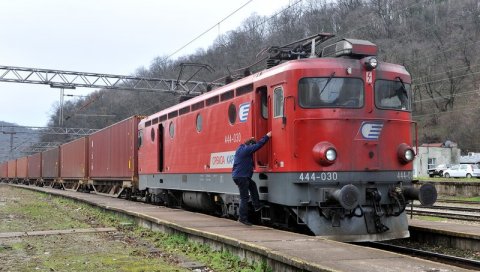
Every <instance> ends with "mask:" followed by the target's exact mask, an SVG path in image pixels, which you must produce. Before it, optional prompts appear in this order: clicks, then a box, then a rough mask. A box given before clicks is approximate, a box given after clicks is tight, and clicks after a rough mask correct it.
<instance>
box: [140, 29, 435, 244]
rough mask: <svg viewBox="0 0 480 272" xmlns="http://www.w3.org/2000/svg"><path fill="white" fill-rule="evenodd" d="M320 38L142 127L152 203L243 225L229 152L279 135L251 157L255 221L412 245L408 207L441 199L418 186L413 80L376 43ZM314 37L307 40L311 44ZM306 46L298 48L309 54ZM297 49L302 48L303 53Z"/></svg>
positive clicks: (274, 51)
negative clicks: (407, 240) (258, 208)
mask: <svg viewBox="0 0 480 272" xmlns="http://www.w3.org/2000/svg"><path fill="white" fill-rule="evenodd" d="M329 37H330V35H326V34H322V35H319V36H317V37H315V38H316V39H317V40H316V41H315V40H314V39H313V40H312V41H311V44H312V46H311V47H310V49H309V44H310V41H309V40H308V41H307V40H303V41H300V43H297V44H291V45H290V46H289V47H281V48H280V47H276V48H270V50H269V53H270V59H269V60H268V63H269V64H270V65H271V66H272V67H270V68H269V69H267V70H264V71H261V72H258V73H255V74H252V75H250V76H247V77H245V78H243V79H240V80H238V81H235V82H233V83H230V84H228V85H226V86H223V87H221V88H218V89H215V90H213V91H211V92H208V93H206V94H203V95H201V96H197V97H195V98H192V99H190V100H188V101H185V102H183V103H180V104H178V105H176V106H174V107H171V108H168V109H165V110H163V111H161V112H159V113H157V114H154V115H152V116H149V117H147V118H145V119H143V120H142V121H141V122H140V124H139V154H138V156H139V189H140V190H147V192H148V195H149V196H150V197H151V200H152V201H155V202H163V203H165V204H167V205H172V206H178V205H181V206H183V207H187V208H192V209H197V210H203V211H207V212H215V213H218V214H220V215H222V216H232V217H236V216H238V205H239V196H238V189H237V187H236V186H235V184H234V183H233V181H232V178H231V168H232V165H233V157H234V152H235V150H236V148H237V147H238V145H239V144H240V143H242V142H244V141H245V139H248V138H250V137H255V138H257V139H258V138H260V137H261V136H263V135H265V134H266V133H267V132H268V131H272V139H271V141H269V142H268V143H267V146H266V148H263V149H262V150H260V151H258V152H257V153H256V154H255V173H254V177H253V179H254V180H255V181H256V183H257V185H258V187H259V192H260V199H261V200H263V201H264V204H265V205H267V208H266V209H263V210H262V212H261V216H259V218H258V220H261V221H263V222H265V223H269V224H273V225H281V226H287V227H288V226H297V227H298V226H304V227H306V228H307V229H308V230H309V231H310V232H311V233H313V234H315V235H319V236H325V237H329V238H332V239H336V240H341V241H374V240H385V239H395V238H403V237H407V236H408V235H409V233H408V223H407V218H406V215H405V212H404V210H405V207H406V205H407V203H408V201H409V200H411V199H419V200H420V201H421V202H422V203H423V204H426V205H430V204H433V203H434V202H435V200H436V191H435V188H434V187H433V186H431V185H427V186H424V187H422V188H420V190H416V189H414V188H413V187H412V184H411V181H412V160H413V158H414V156H415V153H414V150H413V148H412V146H413V144H414V143H413V135H412V134H413V133H412V132H413V129H412V128H413V127H414V126H413V122H412V119H411V100H412V92H411V89H410V82H411V78H410V75H409V73H408V72H407V71H406V70H405V68H404V67H403V66H400V65H396V64H391V63H384V62H378V61H377V58H376V53H377V47H376V45H374V44H372V43H370V42H367V41H362V40H353V39H344V40H341V41H340V42H337V43H335V44H333V45H330V46H327V47H325V48H323V50H322V51H321V54H319V55H320V57H318V56H317V54H316V53H315V45H317V44H319V42H323V41H324V40H326V39H328V38H329ZM311 38H312V37H311ZM302 43H303V44H302ZM299 44H300V45H299Z"/></svg>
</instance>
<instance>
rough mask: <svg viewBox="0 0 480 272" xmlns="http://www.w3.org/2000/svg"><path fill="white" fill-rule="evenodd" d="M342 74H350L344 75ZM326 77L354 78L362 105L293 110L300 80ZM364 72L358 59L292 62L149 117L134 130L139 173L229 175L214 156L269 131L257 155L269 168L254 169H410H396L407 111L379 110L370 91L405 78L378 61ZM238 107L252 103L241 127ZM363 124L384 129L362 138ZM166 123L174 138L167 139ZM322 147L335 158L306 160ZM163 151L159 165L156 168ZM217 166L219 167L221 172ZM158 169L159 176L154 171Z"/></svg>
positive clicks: (407, 130) (407, 128) (406, 134)
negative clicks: (261, 95)
mask: <svg viewBox="0 0 480 272" xmlns="http://www.w3.org/2000/svg"><path fill="white" fill-rule="evenodd" d="M347 68H350V69H351V73H350V74H348V73H347ZM332 73H335V74H334V75H335V78H354V79H358V80H360V81H361V82H362V84H363V86H361V87H363V88H364V94H363V95H362V96H363V101H362V103H363V106H362V107H358V108H342V107H333V108H321V107H320V108H303V107H302V106H301V105H299V104H298V101H299V88H298V86H299V81H300V80H301V79H303V78H328V77H330V76H331V75H332ZM367 73H368V71H367V70H366V69H365V67H364V66H363V65H362V60H358V59H337V58H318V59H302V60H295V61H290V62H287V63H284V64H282V65H279V66H277V67H274V68H271V69H270V70H266V71H263V72H260V73H257V74H254V75H252V76H250V77H248V78H245V79H242V80H239V81H237V82H234V83H232V84H229V85H227V86H224V87H222V88H219V89H216V90H214V91H211V92H210V93H207V94H204V95H202V96H198V97H196V98H193V99H191V100H188V101H185V102H183V103H180V104H178V105H177V106H174V107H172V108H169V109H166V110H164V111H161V112H159V113H157V114H154V115H152V116H149V117H148V118H146V119H145V120H143V121H142V122H141V123H140V126H139V127H140V130H141V133H142V135H143V141H142V147H141V148H140V152H139V158H140V159H139V164H140V174H151V173H160V172H164V173H226V172H230V171H231V165H228V164H226V163H225V161H226V160H227V157H223V155H222V154H219V155H218V156H217V157H215V154H218V153H225V152H233V151H234V150H235V149H236V148H237V146H238V145H239V144H240V143H241V142H243V141H244V140H245V139H248V138H250V137H257V138H258V137H261V136H262V135H263V134H264V133H265V132H267V131H268V130H271V131H272V134H273V137H272V140H271V142H270V143H269V147H268V148H267V149H266V152H268V154H264V155H263V156H264V157H265V158H266V160H267V161H266V162H262V164H264V165H268V167H267V168H264V167H260V165H258V164H257V171H267V172H302V171H305V172H309V171H380V170H382V171H384V170H385V171H411V170H412V164H402V163H400V162H399V160H398V158H397V148H398V146H399V145H400V144H401V143H407V144H409V145H412V136H411V125H412V122H411V113H410V111H402V110H385V109H380V108H378V107H377V106H376V105H375V101H374V100H375V97H374V93H375V92H374V87H373V86H374V82H375V81H376V80H380V79H381V80H389V81H397V80H398V79H396V78H397V77H400V78H402V79H403V81H404V82H405V83H407V84H408V83H410V75H409V74H408V72H407V71H406V70H405V69H404V68H403V67H402V66H398V65H393V64H388V63H380V64H379V66H378V68H377V69H376V70H375V71H372V72H370V74H369V75H368V76H369V78H368V79H367ZM249 84H252V85H253V87H252V91H251V92H248V93H247V94H244V95H240V96H236V97H234V98H232V99H230V100H227V101H219V102H218V103H216V104H214V105H211V106H205V107H204V108H203V109H200V110H196V111H191V112H189V113H186V114H184V115H180V116H176V117H173V118H171V119H169V120H166V121H163V122H158V121H157V123H156V124H155V125H150V126H145V124H146V123H147V122H149V121H150V122H152V121H153V120H157V118H159V117H161V116H168V115H169V114H170V113H172V112H176V111H178V110H179V109H182V108H185V107H188V106H191V105H194V104H196V103H199V102H201V101H208V100H209V99H211V98H212V97H216V96H220V95H221V94H223V93H225V92H227V91H229V90H236V89H237V88H239V87H241V86H246V85H249ZM263 86H265V88H266V89H267V92H268V107H269V112H268V121H266V122H264V124H262V121H263V118H262V117H261V116H260V111H259V110H258V109H257V108H258V107H259V104H260V103H261V101H259V99H257V97H256V91H257V90H259V89H261V88H262V87H263ZM280 88H281V89H282V90H283V92H284V95H283V97H284V102H283V107H284V111H283V113H282V114H281V115H284V117H285V119H286V120H285V121H284V120H283V118H282V116H278V117H275V116H274V114H275V113H274V112H273V106H274V105H272V104H273V101H272V98H273V97H274V93H273V92H274V90H275V89H280ZM231 104H233V105H235V107H236V109H237V117H236V121H235V123H234V124H231V123H230V122H229V116H228V108H229V106H230V105H231ZM244 104H247V105H250V108H249V111H248V117H247V118H246V121H245V122H240V121H239V116H238V115H239V114H238V112H239V107H240V106H241V105H244ZM198 114H200V115H202V118H203V124H202V125H203V128H202V130H201V131H200V132H198V131H197V130H196V126H195V122H196V117H197V115H198ZM366 122H367V123H368V122H373V123H379V124H380V125H381V126H382V128H381V132H380V134H379V136H378V137H377V138H374V139H369V138H365V137H364V136H362V132H361V129H362V124H364V123H366ZM172 124H173V126H174V131H173V133H174V134H173V137H171V136H170V134H169V128H170V126H171V125H172ZM159 127H163V131H164V133H163V139H164V140H163V143H160V142H159V141H158V137H151V135H152V134H154V135H158V133H159ZM152 130H153V131H154V132H151V131H152ZM160 130H161V129H160ZM321 141H328V142H330V143H331V144H333V145H334V146H335V147H336V149H337V153H338V159H337V161H336V162H335V163H333V164H331V165H329V166H323V165H319V164H318V163H317V162H316V161H315V160H314V156H313V155H312V149H313V147H314V146H315V145H316V144H317V143H318V142H321ZM159 145H162V147H163V148H162V147H160V146H159ZM161 152H163V164H164V165H163V166H161V167H160V166H159V158H160V157H161ZM372 152H373V155H372ZM258 161H259V160H258V159H257V160H256V162H258ZM218 164H221V165H223V166H225V167H219V165H218ZM162 168H163V171H159V170H161V169H162Z"/></svg>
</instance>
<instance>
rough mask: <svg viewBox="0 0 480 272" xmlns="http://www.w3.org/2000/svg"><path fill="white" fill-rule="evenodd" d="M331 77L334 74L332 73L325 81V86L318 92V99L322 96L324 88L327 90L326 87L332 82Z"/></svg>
mask: <svg viewBox="0 0 480 272" xmlns="http://www.w3.org/2000/svg"><path fill="white" fill-rule="evenodd" d="M333 76H335V72H333V73H332V74H331V75H330V77H329V78H328V79H327V82H326V83H325V85H324V86H323V88H322V90H321V91H320V93H319V94H318V97H320V95H322V93H323V91H325V88H327V85H328V83H330V81H331V80H332V78H333Z"/></svg>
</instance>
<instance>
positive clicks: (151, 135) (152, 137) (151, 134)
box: [150, 127, 155, 142]
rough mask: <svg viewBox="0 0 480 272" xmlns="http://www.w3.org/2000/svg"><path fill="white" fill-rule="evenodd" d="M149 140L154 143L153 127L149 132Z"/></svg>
mask: <svg viewBox="0 0 480 272" xmlns="http://www.w3.org/2000/svg"><path fill="white" fill-rule="evenodd" d="M150 138H151V140H152V142H154V141H155V127H152V129H151V130H150Z"/></svg>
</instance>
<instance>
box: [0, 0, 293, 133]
mask: <svg viewBox="0 0 480 272" xmlns="http://www.w3.org/2000/svg"><path fill="white" fill-rule="evenodd" d="M247 2H249V0H200V1H199V0H176V1H166V0H0V26H1V28H2V30H1V32H0V33H1V35H0V65H2V66H20V67H30V68H47V69H58V70H69V71H80V72H94V73H106V74H120V75H130V74H132V73H133V72H135V70H136V69H137V68H139V67H142V66H144V67H147V68H148V67H149V65H150V63H151V61H152V60H153V59H154V58H155V57H157V56H166V55H170V54H171V53H173V52H175V51H176V50H177V49H179V48H181V47H182V46H184V45H185V44H187V43H188V42H189V41H191V40H192V39H193V38H194V37H196V36H198V35H199V34H201V33H202V32H204V31H205V30H207V29H209V28H210V27H212V26H213V25H215V24H216V23H218V22H219V21H221V20H222V19H223V18H225V17H226V16H227V15H229V14H230V13H232V12H233V11H235V10H236V9H238V8H239V7H241V6H242V5H244V4H245V3H247ZM288 3H289V0H253V1H252V2H251V3H249V4H248V5H246V6H245V7H244V8H242V9H241V10H240V11H238V12H237V13H235V14H234V15H233V16H231V17H230V18H228V19H227V20H226V21H224V22H223V23H221V24H220V25H219V26H218V27H215V28H214V29H213V30H212V31H210V32H209V33H207V34H206V35H204V36H203V37H202V38H201V39H199V40H198V41H196V42H195V43H193V44H191V45H190V46H188V47H187V48H185V49H184V50H182V51H181V52H179V53H178V54H176V55H175V56H173V59H175V58H178V57H179V56H182V55H188V54H190V53H193V52H195V50H196V49H198V48H207V47H208V46H209V45H211V44H212V43H213V41H214V40H215V38H216V37H217V36H218V34H221V33H225V32H227V31H229V30H232V29H235V28H237V27H238V26H239V25H240V24H241V23H242V22H243V20H245V19H246V18H247V17H249V16H250V15H251V14H253V13H255V12H256V13H258V14H260V15H267V16H268V15H272V14H274V13H275V12H277V11H279V10H280V9H282V8H284V7H286V6H287V5H288ZM92 91H95V89H87V88H78V89H76V90H65V93H66V94H75V95H85V94H88V93H90V92H92ZM59 93H60V91H59V89H53V88H50V87H49V86H48V85H33V84H20V83H4V82H0V94H1V96H0V121H6V122H10V123H16V124H19V125H23V126H46V124H47V122H48V119H49V116H50V113H51V112H52V110H53V106H54V105H55V104H58V102H59ZM69 99H75V98H74V97H73V98H72V97H65V100H69Z"/></svg>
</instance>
